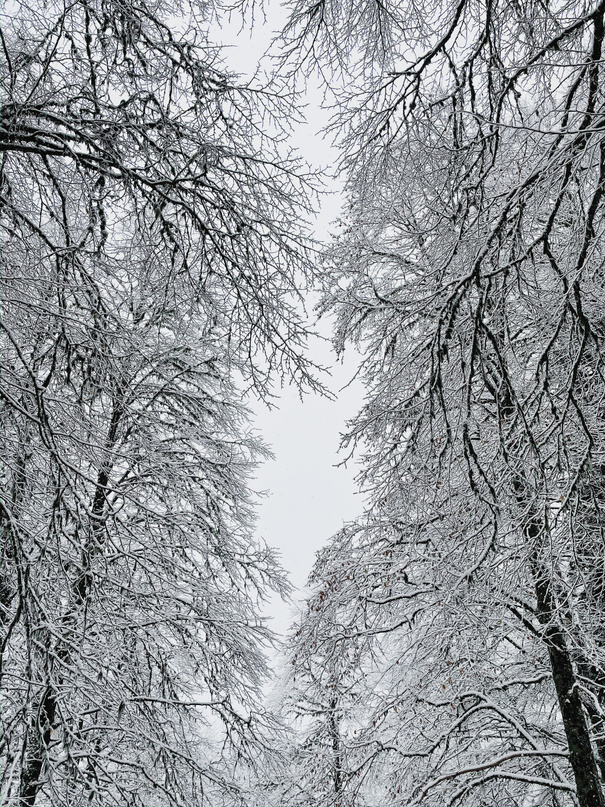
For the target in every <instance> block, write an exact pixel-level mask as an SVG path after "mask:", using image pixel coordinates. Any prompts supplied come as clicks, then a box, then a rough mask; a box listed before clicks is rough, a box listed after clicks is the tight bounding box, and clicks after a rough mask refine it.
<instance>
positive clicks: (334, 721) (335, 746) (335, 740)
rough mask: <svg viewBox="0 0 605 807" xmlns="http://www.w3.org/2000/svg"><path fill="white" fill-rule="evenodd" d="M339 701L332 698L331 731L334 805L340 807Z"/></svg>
mask: <svg viewBox="0 0 605 807" xmlns="http://www.w3.org/2000/svg"><path fill="white" fill-rule="evenodd" d="M337 707H338V700H337V699H336V698H332V700H331V701H330V716H329V726H330V728H329V731H330V738H331V740H332V760H333V765H334V804H335V805H336V807H340V804H341V800H340V799H341V794H342V759H341V752H340V730H339V726H338V717H337V714H336V709H337Z"/></svg>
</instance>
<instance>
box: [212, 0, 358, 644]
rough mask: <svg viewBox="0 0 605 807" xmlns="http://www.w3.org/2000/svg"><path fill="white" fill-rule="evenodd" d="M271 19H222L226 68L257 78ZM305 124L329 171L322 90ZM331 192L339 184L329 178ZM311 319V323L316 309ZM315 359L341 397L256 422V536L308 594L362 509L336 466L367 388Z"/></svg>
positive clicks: (349, 471)
mask: <svg viewBox="0 0 605 807" xmlns="http://www.w3.org/2000/svg"><path fill="white" fill-rule="evenodd" d="M266 12H267V15H266V20H264V21H263V19H262V16H260V17H258V16H257V20H256V22H255V25H254V29H253V31H252V32H250V29H249V28H242V24H241V17H239V15H237V14H234V15H233V17H232V19H231V20H229V19H227V18H224V19H222V20H220V21H219V23H218V24H216V25H214V26H213V29H212V37H213V40H214V41H216V42H217V43H221V44H224V45H227V46H228V47H227V49H226V51H225V53H224V57H225V59H226V61H227V64H228V66H229V67H230V68H231V69H233V70H235V71H236V72H238V73H240V74H242V75H248V76H251V75H252V74H253V73H254V70H255V66H256V64H257V63H258V61H259V59H260V58H261V57H262V55H263V54H264V53H265V51H266V50H267V49H268V47H269V45H270V44H271V40H272V38H273V33H274V32H275V31H276V30H277V29H278V28H279V26H280V24H281V23H282V22H283V20H284V15H283V10H282V8H281V7H280V5H279V3H273V4H272V5H268V6H267V7H266ZM305 103H306V110H305V112H306V118H307V120H306V123H305V124H304V125H302V126H299V127H297V129H296V131H295V133H294V136H293V138H292V142H293V145H294V146H295V147H296V148H297V149H298V150H299V151H300V152H301V154H302V156H303V157H304V158H305V159H306V160H307V161H308V162H309V163H311V164H313V165H314V166H315V167H319V166H322V167H323V166H325V167H326V168H327V170H328V171H329V170H330V168H331V166H332V165H333V163H334V162H335V160H336V152H335V151H334V150H333V149H331V148H330V146H329V144H328V142H327V141H326V140H325V139H324V138H323V136H322V134H321V129H322V127H323V126H325V124H326V123H327V122H328V118H329V113H327V112H326V111H323V110H321V109H320V108H319V105H320V103H321V92H319V91H318V90H317V89H313V88H311V89H310V90H309V92H308V93H307V97H306V98H305ZM330 186H331V188H336V189H337V188H338V184H337V183H335V182H334V181H330ZM340 206H341V197H340V195H339V194H338V193H337V192H334V193H333V194H332V195H330V196H328V197H326V198H324V200H323V202H322V204H321V209H320V210H318V216H317V220H316V223H315V231H316V235H317V236H318V237H320V238H328V237H329V233H330V232H331V231H333V230H334V229H335V228H334V227H333V226H332V223H333V222H334V220H335V219H336V218H337V216H338V214H339V212H340ZM310 308H311V310H310V312H309V313H310V315H311V318H312V319H313V312H312V306H310ZM316 329H317V330H319V332H320V333H322V334H323V335H324V336H325V337H329V335H330V326H329V323H328V322H325V323H319V325H318V326H317V328H316ZM310 348H311V358H312V360H314V361H316V362H317V363H318V364H321V365H323V366H331V373H332V376H331V378H326V384H327V385H328V386H329V387H330V388H331V390H332V391H333V392H334V393H336V394H337V395H338V398H337V400H329V399H327V398H324V397H322V396H319V395H311V394H309V395H307V396H305V398H304V399H303V400H302V401H301V400H300V397H299V395H298V392H297V391H296V390H295V389H293V388H291V387H289V388H286V389H284V390H282V392H281V397H280V399H279V402H278V407H279V408H273V409H272V410H271V411H269V410H268V409H267V408H266V407H265V406H263V405H262V404H258V405H254V406H253V409H254V411H255V413H256V415H257V421H256V425H257V427H258V428H259V429H260V431H261V432H262V435H263V438H264V440H265V442H266V443H268V444H269V445H270V446H271V448H272V450H273V452H274V454H275V460H274V461H268V462H266V463H265V464H264V465H263V466H262V467H261V468H260V469H259V472H258V475H257V479H256V484H255V486H256V488H257V489H258V490H265V491H267V496H266V498H265V499H264V500H263V501H262V503H261V505H260V507H259V510H258V514H259V522H258V534H259V535H260V536H261V537H262V538H264V539H265V540H266V541H267V543H268V544H269V545H270V546H273V547H276V548H277V549H279V551H280V552H281V553H282V563H283V565H284V567H285V568H286V569H287V570H288V572H289V574H290V579H291V581H292V583H293V584H294V586H296V587H297V589H299V592H298V596H297V599H300V597H301V596H302V594H303V592H302V591H300V589H302V588H303V587H304V585H305V582H306V580H307V577H308V575H309V572H310V571H311V567H312V565H313V562H314V559H315V553H316V551H317V550H318V549H320V548H321V547H322V546H323V545H324V544H325V543H326V542H327V540H328V539H329V537H330V536H331V535H332V534H333V533H335V532H336V531H337V530H338V529H340V527H342V525H343V522H344V521H348V520H351V519H352V518H354V517H355V516H356V515H357V514H358V513H359V511H360V509H361V500H360V497H359V496H358V495H356V494H355V484H354V481H353V478H354V476H355V473H356V468H355V465H354V464H353V463H349V464H348V467H342V466H341V467H336V466H337V465H338V464H339V463H340V462H341V461H342V460H343V459H344V457H343V456H341V455H339V454H338V444H339V439H340V437H339V435H340V433H341V432H342V431H343V430H344V428H345V422H346V419H347V418H349V417H352V416H353V415H354V414H355V413H356V412H357V410H358V409H359V408H360V406H361V401H362V389H361V384H360V383H359V382H354V383H353V384H351V385H350V386H349V387H347V388H346V389H342V388H343V387H344V386H345V385H347V383H348V382H349V381H350V379H351V377H352V376H353V375H354V372H355V357H354V355H352V356H350V357H349V359H348V360H347V361H346V362H345V364H344V365H343V366H341V365H339V364H335V358H334V355H333V354H332V352H331V349H330V346H329V344H328V343H326V342H324V343H322V342H321V341H320V340H316V341H314V343H313V344H312V345H311V346H310ZM268 613H269V614H270V615H271V616H272V618H273V622H272V626H273V628H274V629H275V630H277V631H278V632H280V633H284V632H285V631H286V630H287V628H288V626H289V624H290V622H291V620H292V616H293V609H292V607H291V606H286V605H283V604H282V603H281V602H280V601H279V600H278V599H277V598H275V599H274V600H273V601H272V602H271V603H270V605H269V608H268Z"/></svg>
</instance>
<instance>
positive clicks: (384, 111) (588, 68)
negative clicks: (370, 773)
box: [285, 0, 605, 807]
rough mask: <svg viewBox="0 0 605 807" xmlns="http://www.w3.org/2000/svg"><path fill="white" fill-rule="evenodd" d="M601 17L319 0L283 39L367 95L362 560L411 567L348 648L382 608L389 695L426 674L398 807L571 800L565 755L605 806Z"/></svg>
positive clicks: (351, 437)
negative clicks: (402, 670) (451, 675)
mask: <svg viewBox="0 0 605 807" xmlns="http://www.w3.org/2000/svg"><path fill="white" fill-rule="evenodd" d="M604 14H605V4H603V3H602V2H562V3H557V4H554V5H553V4H546V3H534V2H531V3H530V2H528V3H524V2H521V3H515V4H513V5H511V4H508V3H500V2H493V0H485V2H469V0H460V2H458V3H444V2H435V3H432V4H430V5H427V4H422V6H420V5H417V4H415V3H413V2H398V3H392V4H390V3H387V4H384V3H367V4H361V5H360V4H353V3H348V2H332V1H330V2H325V1H324V2H320V3H313V4H307V3H305V2H299V3H297V4H296V5H295V7H294V10H293V13H292V16H291V20H290V24H289V26H288V28H287V29H286V32H285V40H286V46H287V59H289V64H290V65H293V66H294V67H293V69H294V70H295V71H299V73H300V71H301V70H303V71H304V69H305V68H306V67H308V68H309V69H312V68H313V67H314V66H315V65H316V64H319V65H320V66H321V67H322V69H323V71H324V74H326V75H330V73H329V71H330V70H332V74H331V75H330V80H331V81H332V82H333V86H334V87H336V88H338V87H344V88H346V89H343V90H338V89H336V90H334V92H335V94H336V102H337V119H336V123H335V126H336V127H339V131H340V133H341V138H342V143H343V154H344V155H345V156H344V157H343V170H344V171H345V172H346V176H347V181H348V186H347V187H348V195H349V203H350V208H349V211H348V215H347V216H346V217H345V219H344V221H343V232H342V235H341V236H340V237H339V238H338V239H337V241H336V243H335V245H334V246H333V248H332V249H331V250H330V251H329V253H328V256H327V271H328V274H329V279H328V280H327V291H326V297H325V307H326V308H327V309H328V310H331V311H334V312H335V313H336V315H337V318H338V322H337V327H336V335H335V343H336V347H337V349H338V350H340V351H342V350H344V348H345V346H346V344H348V343H351V342H352V343H354V344H356V345H357V346H358V348H359V349H360V350H361V352H362V354H363V357H364V358H363V363H362V372H363V374H364V377H365V379H366V383H367V389H368V399H367V403H366V405H365V406H364V408H363V410H362V411H361V412H360V414H359V416H358V417H357V418H356V419H355V420H354V421H353V422H352V423H351V424H350V426H349V432H348V438H347V441H348V445H349V447H352V448H355V447H356V446H360V447H361V446H364V447H365V448H364V468H365V470H364V472H363V474H362V476H361V483H362V485H363V486H364V488H365V489H366V491H367V493H368V496H369V501H370V505H369V507H368V512H367V514H366V516H365V517H364V518H363V519H362V520H360V523H359V525H358V529H359V530H361V533H362V534H363V535H364V536H365V537H364V538H363V543H364V544H367V545H369V546H371V547H373V549H372V550H369V556H368V554H366V558H365V559H364V563H367V564H368V565H367V568H368V569H369V568H371V566H370V558H371V557H375V556H376V554H377V553H378V554H379V550H380V549H384V551H385V552H386V551H392V552H393V555H392V563H391V564H384V563H383V564H382V567H381V566H378V567H377V574H379V576H378V578H377V579H375V578H372V580H370V579H369V578H368V583H367V585H368V586H370V588H369V589H366V591H365V593H363V592H362V594H360V595H358V596H356V597H355V602H356V603H358V605H357V606H355V607H352V609H351V612H350V622H351V626H352V627H351V631H352V632H353V633H356V634H360V632H362V631H365V630H366V628H365V627H361V626H360V625H359V622H358V620H359V618H360V617H359V616H358V615H357V614H358V611H356V610H355V608H359V609H361V610H362V612H363V613H364V614H365V611H366V604H368V603H371V604H372V606H371V607H372V612H373V613H374V617H373V620H374V621H373V623H372V625H373V627H372V628H371V629H372V630H374V631H375V632H376V633H377V634H385V635H386V634H387V633H388V635H389V636H390V637H391V638H390V639H389V647H391V649H390V650H389V651H388V653H387V656H386V658H385V661H384V662H383V666H382V670H383V675H384V676H385V678H386V677H387V676H388V675H391V674H392V672H393V671H394V667H393V663H394V662H393V660H395V661H396V660H397V659H398V654H399V656H400V657H401V659H402V662H403V659H404V657H405V659H406V662H405V663H406V664H407V667H408V670H407V672H406V674H405V675H403V674H402V675H401V676H400V677H399V679H394V680H393V683H392V688H391V689H389V690H388V692H389V693H391V695H393V693H401V692H402V691H403V689H405V691H406V692H407V693H408V696H409V693H410V687H411V686H412V684H411V681H412V680H416V684H415V686H416V688H417V689H416V691H417V697H416V700H415V701H414V702H415V703H416V704H417V706H416V707H415V708H416V711H415V713H414V714H413V715H412V714H411V713H410V712H409V711H408V712H405V710H404V713H405V714H406V718H405V719H406V720H411V721H412V722H413V721H416V720H418V721H419V720H420V719H421V718H422V720H423V727H422V728H420V727H419V724H418V725H416V731H415V732H412V731H409V730H408V729H407V728H405V727H404V726H407V725H408V724H406V723H402V722H398V721H399V718H395V717H393V716H392V715H391V713H390V712H389V723H390V724H392V725H393V728H392V729H389V731H388V732H387V733H386V736H385V735H384V734H381V735H379V734H377V733H376V732H375V733H374V738H375V739H376V741H377V742H380V743H381V744H382V746H383V747H384V749H385V750H384V752H381V753H380V754H378V755H377V757H376V759H378V758H379V757H382V758H383V759H385V758H387V757H388V755H389V754H392V758H393V759H395V760H397V759H399V763H391V764H393V766H394V767H393V777H394V782H395V783H397V781H398V780H399V784H398V785H397V786H398V787H399V786H401V785H402V789H401V795H391V796H389V798H392V799H393V800H394V802H393V803H400V802H403V803H407V802H406V800H407V801H409V802H411V803H416V802H419V803H420V802H424V803H435V799H436V798H437V799H438V800H439V803H441V801H442V800H443V802H444V803H446V802H447V801H449V803H460V802H461V801H463V800H464V799H468V803H475V802H476V800H477V798H480V799H481V802H482V803H486V804H491V803H494V804H496V803H504V802H505V803H515V804H521V803H536V804H543V803H546V802H545V799H546V798H549V799H552V800H554V801H555V802H556V800H558V799H559V798H566V797H565V792H566V791H567V792H569V782H568V781H567V778H566V777H567V775H568V771H566V764H565V762H564V761H563V762H562V763H561V760H560V754H561V753H562V752H565V753H566V754H567V755H568V760H569V766H570V771H571V773H572V774H573V781H574V782H575V788H573V789H575V792H576V795H577V800H578V803H579V804H580V805H582V807H588V806H589V805H590V806H591V807H592V806H593V805H594V806H596V805H599V806H600V805H602V804H603V803H604V796H603V781H604V773H605V754H604V748H603V706H604V701H603V696H604V690H603V672H604V669H605V664H604V661H605V659H604V647H603V639H602V621H603V610H602V604H603V601H602V583H601V581H602V569H603V550H604V543H603V524H604V514H603V496H602V489H603V457H604V455H605V429H604V420H603V416H604V412H605V410H604V400H605V398H604V392H603V390H604V384H603V381H604V378H605V362H604V359H605V348H604V342H603V340H604V339H605V320H604V319H603V311H604V309H605V282H604V278H605V272H604V257H605V253H604V249H603V244H604V243H605V241H604V238H603V236H604V217H603V201H604V200H603V186H604V178H603V169H604V149H605V144H604V129H605V105H604V95H603V70H604V68H603V56H602V46H603V16H604ZM338 71H340V75H339V73H338ZM343 74H344V75H345V77H346V78H345V80H343V78H342V75H343ZM372 535H373V540H370V537H371V536H372ZM388 557H390V556H388ZM352 568H353V569H355V570H356V572H355V574H359V568H358V566H357V564H356V563H355V565H354V566H352ZM363 568H366V566H364V567H363ZM389 569H391V571H390V572H389ZM368 574H369V572H368ZM404 574H405V576H406V577H407V580H406V578H405V577H404V576H403V575H404ZM394 575H395V576H397V575H399V577H398V578H397V580H398V585H397V586H396V587H395V589H394V592H393V593H392V594H389V596H388V597H385V601H384V602H383V603H378V602H377V601H376V598H377V594H376V592H375V586H377V585H379V584H380V583H382V584H383V585H384V586H386V587H387V589H388V590H389V591H390V581H392V580H393V576H394ZM341 596H342V595H341ZM412 598H417V605H416V606H414V605H413V599H412ZM378 606H380V607H378ZM326 607H328V604H326ZM368 607H369V606H368ZM364 618H365V616H364ZM355 626H356V627H355ZM500 626H503V627H500ZM443 637H447V641H446V639H445V638H443ZM478 637H481V638H480V639H479V638H478ZM333 641H334V642H338V641H342V638H341V639H338V637H337V636H335V637H334V639H333ZM506 647H508V650H507V652H505V651H504V648H506ZM393 648H394V650H393ZM404 651H405V652H404ZM385 652H386V651H385ZM393 654H394V655H393ZM532 658H534V659H535V660H536V663H537V665H538V669H537V670H536V673H535V674H531V675H530V674H529V672H528V670H527V663H528V662H529V661H530V660H531V659H532ZM469 660H470V661H469ZM469 664H470V665H471V667H472V671H470V670H469ZM448 665H455V667H456V669H458V668H459V669H461V670H463V671H464V672H463V673H462V678H463V679H465V680H464V684H463V686H462V688H461V687H460V686H458V685H457V687H456V692H455V696H454V697H451V698H448V697H447V695H446V692H447V691H448V685H449V681H448V680H447V679H446V680H443V678H442V676H443V674H444V672H445V671H446V667H447V666H448ZM507 667H510V668H511V670H513V671H514V672H513V676H512V677H513V678H514V679H515V681H516V683H514V684H511V685H509V680H508V678H507V673H506V668H507ZM388 671H390V672H388ZM430 671H432V673H431V672H430ZM517 671H519V673H520V674H519V675H517ZM419 672H422V673H423V677H422V678H418V677H417V676H418V673H419ZM431 675H433V676H434V677H433V678H431V677H430V676H431ZM409 676H412V678H411V679H410V677H409ZM397 680H399V681H400V682H401V683H399V684H398V683H397ZM456 680H458V679H456ZM439 687H443V692H444V694H443V696H442V697H441V700H439V699H438V698H437V696H436V692H437V691H438V689H439ZM422 691H424V693H425V694H424V695H423V694H422ZM376 692H377V693H379V692H380V689H377V690H376ZM536 692H538V693H539V694H536ZM495 693H497V697H496V696H495ZM397 696H398V697H399V694H398V695H397ZM446 698H447V700H446ZM405 700H406V699H404V701H405ZM406 702H408V703H410V701H409V697H408V699H407V701H406ZM420 703H424V707H423V709H420V707H419V706H418V704H420ZM486 704H489V705H486ZM448 708H449V709H450V710H451V714H450V715H449V716H448V717H447V718H443V717H437V716H438V715H441V716H443V715H444V714H447V712H448ZM443 719H445V720H446V721H447V725H444V724H443V723H442V722H441V721H442V720H443ZM427 720H428V721H429V722H430V723H431V725H432V726H433V728H432V729H431V730H425V727H426V721H427ZM553 720H554V722H553ZM557 724H559V726H560V728H561V729H562V730H563V731H564V735H565V740H566V749H565V743H564V744H563V745H562V744H561V735H560V731H559V729H557ZM377 725H378V724H377ZM410 725H411V723H410ZM374 728H376V727H374ZM389 732H390V733H389ZM369 736H371V733H370V735H369ZM422 738H424V739H422ZM425 740H426V742H425ZM440 755H441V756H440ZM420 757H422V758H423V759H424V760H425V761H426V762H427V764H422V765H420V764H416V762H415V760H417V759H418V758H420ZM413 760H414V762H413ZM555 763H556V764H555ZM372 764H374V763H372ZM376 764H378V762H377V763H376ZM438 771H440V772H439V773H438ZM544 789H545V790H544ZM396 790H397V789H396ZM545 791H546V792H547V793H548V794H549V795H548V796H545V795H544V793H545ZM557 793H559V795H557ZM437 794H440V795H437ZM561 794H562V795H561ZM398 800H399V801H398ZM553 803H554V802H553Z"/></svg>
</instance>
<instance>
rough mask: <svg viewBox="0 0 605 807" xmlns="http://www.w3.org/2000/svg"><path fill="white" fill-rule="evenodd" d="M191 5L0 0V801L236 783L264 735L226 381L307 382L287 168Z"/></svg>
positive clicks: (267, 724) (240, 460)
mask: <svg viewBox="0 0 605 807" xmlns="http://www.w3.org/2000/svg"><path fill="white" fill-rule="evenodd" d="M215 10H216V9H215ZM211 11H212V9H211V8H210V7H202V6H201V5H200V6H197V5H186V4H182V5H179V6H178V8H177V7H173V6H169V5H167V4H163V3H161V2H147V1H146V0H141V2H138V0H132V2H131V0H125V1H122V0H120V2H118V1H117V0H76V2H70V3H67V4H65V3H62V2H54V0H50V2H44V3H43V2H39V3H38V2H32V3H28V2H20V1H18V2H16V3H11V4H10V5H9V6H7V7H6V8H5V18H4V19H3V27H2V34H1V36H2V58H3V65H2V94H3V105H2V113H1V114H2V118H1V124H2V128H1V131H0V149H1V152H2V155H1V160H2V162H1V186H0V187H1V221H0V225H1V227H2V241H3V249H2V257H1V260H2V281H3V307H4V314H3V324H2V336H1V340H2V351H3V373H2V390H1V391H2V398H1V409H0V421H1V426H2V440H3V449H2V453H3V470H2V509H1V527H0V529H1V536H2V549H1V553H2V578H1V583H0V597H1V603H0V605H1V612H0V615H1V621H2V667H1V671H0V685H1V693H2V708H1V712H0V719H1V721H2V732H1V734H2V738H1V740H0V781H1V787H2V800H3V803H6V804H18V805H20V807H26V806H29V807H31V806H32V805H34V804H42V803H44V804H47V803H52V804H53V805H55V807H59V806H60V805H74V804H82V803H87V804H91V805H95V804H96V805H102V806H103V807H109V805H112V804H113V805H126V804H128V805H133V806H134V805H141V807H152V805H162V806H163V807H164V805H167V804H171V805H172V804H174V805H187V807H192V805H194V804H195V805H202V804H211V805H213V807H215V806H216V805H219V804H227V803H229V804H231V803H236V802H238V803H239V802H240V801H243V800H245V798H246V797H245V795H244V791H245V787H244V784H243V783H245V780H246V777H247V776H249V772H250V771H252V770H253V769H254V766H255V765H256V764H258V763H259V762H260V761H261V760H262V761H263V765H264V766H266V765H267V764H268V761H267V760H268V759H269V751H270V750H271V749H272V743H273V739H272V738H273V737H274V735H275V729H276V727H275V721H273V720H272V718H271V716H270V715H268V714H266V713H265V712H264V711H263V709H262V707H261V706H260V695H259V692H260V687H261V684H262V682H263V680H264V678H265V676H266V672H267V669H266V663H265V659H264V655H263V645H265V644H266V643H267V642H268V641H270V640H271V633H270V631H269V630H268V629H267V627H266V625H265V623H264V621H263V619H262V618H261V617H260V615H259V614H260V611H259V608H260V603H261V602H262V600H263V598H264V596H265V595H266V593H267V592H268V591H269V590H278V591H284V587H285V585H286V584H285V582H284V579H283V576H282V572H281V570H280V568H279V565H278V564H277V562H276V560H275V558H274V556H273V553H272V552H271V551H270V550H268V549H267V548H265V547H263V546H261V545H259V544H258V543H257V542H256V541H255V540H254V538H253V534H252V527H253V518H252V500H251V496H250V492H249V482H248V477H249V473H250V471H251V470H252V468H253V466H254V463H255V462H256V461H257V459H258V458H259V457H261V456H262V455H263V454H264V452H265V450H264V448H263V446H262V444H260V443H259V441H258V439H257V438H256V437H255V436H254V434H253V433H252V432H251V429H250V426H249V423H248V412H247V411H246V409H245V407H244V406H243V404H242V399H243V395H244V390H245V389H246V388H249V387H251V386H252V387H254V388H255V390H256V392H257V393H258V394H260V395H267V394H269V383H270V374H271V373H272V372H278V373H286V374H288V375H289V376H290V377H291V378H294V379H295V381H296V382H297V383H299V384H304V383H310V384H314V383H315V382H314V381H313V378H312V376H311V374H310V372H309V367H308V364H307V362H306V360H305V359H304V358H303V357H302V353H301V347H302V344H303V343H304V339H305V328H304V327H303V325H302V324H301V318H300V315H299V314H298V313H297V303H296V296H297V294H298V292H297V288H301V287H302V284H303V283H304V276H305V273H306V272H307V270H308V259H307V254H306V250H307V244H306V241H305V237H304V233H303V229H302V227H297V226H295V225H294V224H293V222H294V221H300V220H301V219H302V217H303V215H304V210H305V206H306V193H307V190H306V186H305V183H304V182H303V181H302V180H300V179H298V176H297V174H296V172H295V169H296V166H295V165H294V164H293V163H290V162H288V161H286V160H284V159H281V158H280V156H279V152H280V148H279V144H278V142H277V140H278V135H279V132H278V128H277V118H279V117H280V116H281V117H285V116H287V115H288V114H289V112H288V105H287V103H286V101H285V100H284V99H283V98H282V97H280V96H278V95H276V94H274V93H271V92H269V91H268V90H263V89H257V90H254V89H252V88H249V87H244V86H239V85H238V83H237V80H236V79H235V78H234V77H233V76H231V75H229V74H228V73H227V72H226V71H225V70H224V68H223V67H222V66H221V64H220V62H219V61H218V57H217V52H216V48H214V47H213V46H212V45H211V44H210V43H209V42H208V41H206V39H205V37H204V35H203V33H202V32H203V30H204V25H205V24H206V20H205V16H204V15H206V14H209V13H211ZM171 15H172V16H171Z"/></svg>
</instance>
